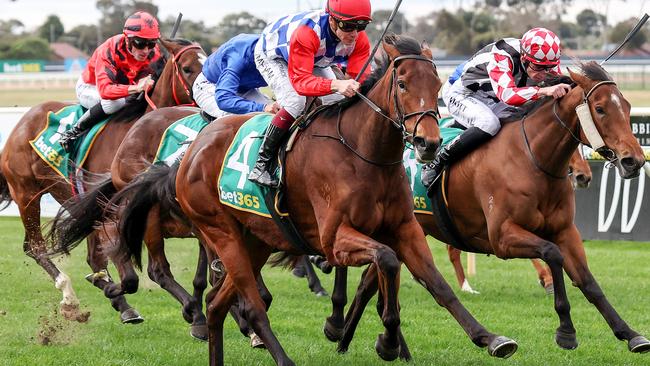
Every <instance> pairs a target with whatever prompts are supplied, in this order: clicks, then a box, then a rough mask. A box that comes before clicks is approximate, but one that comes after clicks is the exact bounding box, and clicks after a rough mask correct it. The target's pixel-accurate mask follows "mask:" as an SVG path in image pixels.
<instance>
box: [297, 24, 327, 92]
mask: <svg viewBox="0 0 650 366" xmlns="http://www.w3.org/2000/svg"><path fill="white" fill-rule="evenodd" d="M319 47H320V40H319V39H318V36H317V35H316V33H315V32H314V31H313V30H312V29H311V28H309V27H307V26H300V27H299V28H298V29H296V30H295V31H294V32H293V34H292V35H291V40H290V44H289V80H290V81H291V85H293V88H294V89H295V90H296V91H297V92H298V94H300V95H304V96H308V97H320V96H323V95H328V94H331V93H332V80H330V79H326V78H322V77H318V76H315V75H313V71H314V57H315V56H316V52H317V51H318V48H319Z"/></svg>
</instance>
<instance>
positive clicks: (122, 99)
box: [60, 11, 160, 151]
mask: <svg viewBox="0 0 650 366" xmlns="http://www.w3.org/2000/svg"><path fill="white" fill-rule="evenodd" d="M158 38H160V31H159V29H158V21H157V20H156V18H154V17H153V16H152V15H151V14H149V13H146V12H143V11H139V12H137V13H135V14H133V15H131V16H130V17H129V18H128V19H127V20H126V23H125V24H124V33H123V34H118V35H115V36H113V37H111V38H109V39H108V40H107V41H106V42H104V43H102V44H101V45H100V46H99V47H97V49H96V50H95V52H93V55H92V56H91V57H90V60H88V65H87V66H86V69H85V70H84V71H83V73H82V74H81V77H80V78H79V80H78V81H77V87H76V92H77V98H78V99H79V102H80V104H81V105H82V106H83V107H84V108H87V109H88V110H87V111H86V113H84V114H83V115H82V116H81V117H80V118H79V121H78V122H77V124H76V125H75V126H74V127H73V128H72V129H70V130H68V131H66V132H64V133H63V134H62V136H61V139H60V143H61V146H63V148H64V149H65V150H66V151H70V149H71V148H72V146H74V143H75V141H76V140H77V139H78V138H79V136H81V134H82V133H83V132H84V131H86V130H88V129H89V128H91V127H92V126H93V125H94V124H95V123H97V122H99V121H101V120H102V119H104V118H106V116H107V115H109V114H113V113H115V112H117V111H118V110H120V109H121V108H122V107H124V105H125V104H126V97H128V96H129V95H132V94H138V93H140V92H142V91H145V90H147V89H148V88H149V87H150V86H152V85H153V83H154V81H153V80H152V78H151V74H152V72H153V70H152V67H151V66H152V64H153V63H155V62H158V61H159V60H160V49H159V48H158V44H157V42H156V41H157V40H158Z"/></svg>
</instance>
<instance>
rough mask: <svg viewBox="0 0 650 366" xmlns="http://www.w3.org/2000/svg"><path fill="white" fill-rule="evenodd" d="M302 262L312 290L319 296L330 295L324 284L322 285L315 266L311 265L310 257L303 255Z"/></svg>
mask: <svg viewBox="0 0 650 366" xmlns="http://www.w3.org/2000/svg"><path fill="white" fill-rule="evenodd" d="M300 262H302V268H303V269H304V271H305V275H306V276H307V284H308V285H309V289H310V290H311V292H313V293H314V294H315V295H316V296H318V297H321V296H328V294H327V291H325V289H324V288H323V285H321V283H320V279H319V278H318V275H317V274H316V271H314V267H313V266H312V265H311V262H310V261H309V258H308V257H307V256H306V255H303V256H301V257H300Z"/></svg>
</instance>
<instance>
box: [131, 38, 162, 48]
mask: <svg viewBox="0 0 650 366" xmlns="http://www.w3.org/2000/svg"><path fill="white" fill-rule="evenodd" d="M129 39H130V40H131V44H132V45H133V47H135V48H137V49H139V50H143V49H145V48H146V49H152V48H154V47H156V40H155V39H145V38H140V37H131V38H129Z"/></svg>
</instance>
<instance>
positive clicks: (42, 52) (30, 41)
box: [2, 36, 51, 60]
mask: <svg viewBox="0 0 650 366" xmlns="http://www.w3.org/2000/svg"><path fill="white" fill-rule="evenodd" d="M50 54H51V52H50V45H49V44H48V43H47V41H46V40H44V39H43V38H40V37H34V36H30V37H26V38H22V39H19V40H17V41H16V42H14V43H13V44H12V45H11V47H10V48H9V50H7V51H6V52H5V53H4V54H3V55H2V58H6V59H37V60H46V59H49V58H50Z"/></svg>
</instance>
